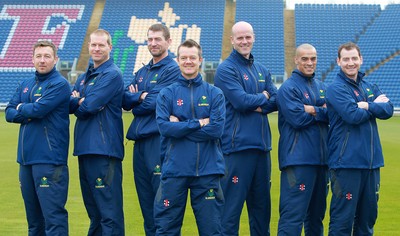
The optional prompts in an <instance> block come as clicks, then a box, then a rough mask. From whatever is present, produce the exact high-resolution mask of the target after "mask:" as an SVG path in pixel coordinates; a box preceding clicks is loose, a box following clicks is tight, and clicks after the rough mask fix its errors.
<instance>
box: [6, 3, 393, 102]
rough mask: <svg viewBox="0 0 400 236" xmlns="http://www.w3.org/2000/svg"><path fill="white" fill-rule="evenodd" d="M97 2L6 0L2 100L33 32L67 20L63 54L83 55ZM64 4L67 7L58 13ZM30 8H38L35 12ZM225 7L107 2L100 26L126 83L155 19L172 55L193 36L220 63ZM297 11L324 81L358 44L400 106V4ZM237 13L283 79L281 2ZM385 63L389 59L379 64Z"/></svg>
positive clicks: (374, 76)
mask: <svg viewBox="0 0 400 236" xmlns="http://www.w3.org/2000/svg"><path fill="white" fill-rule="evenodd" d="M95 2H96V1H95V0H70V1H68V3H67V4H65V5H60V4H54V0H37V1H35V4H32V1H31V0H3V1H2V4H4V5H0V8H1V11H0V30H1V32H6V33H3V34H0V45H1V47H0V49H1V50H0V103H2V102H7V101H8V100H9V98H10V93H11V92H10V88H12V87H16V85H17V83H18V81H21V80H22V79H23V78H26V77H27V76H31V75H32V71H33V70H34V69H33V67H32V63H31V62H27V61H26V60H25V61H23V60H22V59H23V58H25V59H26V56H27V55H30V54H31V45H29V48H28V49H27V47H26V46H27V42H32V41H34V40H36V39H37V37H38V33H37V32H36V31H33V30H32V29H34V28H37V27H47V28H46V29H45V30H46V32H45V33H43V32H44V31H43V32H42V34H43V35H42V36H41V37H44V35H46V34H47V35H48V36H46V37H55V36H52V33H54V32H55V29H58V28H60V26H65V25H67V26H68V27H69V28H68V31H63V32H64V33H65V34H63V35H62V36H60V37H59V38H56V39H55V40H59V41H61V42H63V44H62V47H60V48H59V57H60V59H61V60H67V61H73V60H74V59H75V58H79V56H80V53H81V52H80V49H81V47H82V44H83V41H84V37H85V34H86V31H87V28H88V25H89V20H90V17H91V14H92V11H93V8H94V4H95ZM205 2H206V3H205ZM60 8H61V9H62V11H59V10H57V9H60ZM26 9H33V10H32V14H31V11H26ZM37 9H40V11H37ZM49 9H53V10H55V11H54V13H52V14H49V13H48V12H49V11H51V10H49ZM77 9H80V10H79V12H80V13H79V14H80V15H79V14H78V15H77V16H75V18H73V17H72V18H71V17H68V15H74V14H75V13H76V11H77ZM224 11H225V2H224V1H212V0H204V1H181V0H163V1H158V0H157V1H156V0H150V1H146V4H143V2H142V1H139V0H112V1H111V0H108V1H106V2H105V7H104V11H103V14H102V18H101V21H100V26H99V27H100V28H104V29H107V30H108V31H109V32H110V33H111V35H112V36H113V52H112V56H113V57H114V61H115V62H116V63H117V65H119V66H120V68H121V70H122V71H123V73H124V80H125V83H126V84H128V83H130V81H131V80H132V78H133V73H134V71H136V70H138V69H139V68H140V67H141V66H142V65H143V64H146V63H148V61H149V60H150V58H151V55H150V54H149V53H148V50H147V46H146V32H147V29H148V27H149V26H150V25H151V24H154V23H156V22H162V23H164V24H166V25H168V26H169V27H170V30H171V37H172V39H173V40H172V42H173V43H172V45H171V47H170V51H171V54H173V55H176V50H177V47H178V45H179V43H180V42H181V41H183V40H185V39H187V38H192V39H194V40H196V41H199V42H200V43H201V45H202V47H203V56H204V58H205V60H206V61H220V59H221V46H222V32H223V30H224V29H223V25H224ZM360 12H362V14H360ZM294 13H295V39H296V42H295V44H296V46H297V45H299V44H301V43H311V44H313V45H314V46H315V47H316V48H317V51H318V66H317V71H316V73H317V77H318V78H320V79H322V80H324V81H325V82H326V83H327V84H328V85H329V83H330V82H331V81H332V80H333V78H334V77H335V75H336V73H337V72H338V70H339V68H338V67H337V65H336V54H337V47H338V46H339V45H340V44H342V43H344V42H347V41H354V42H356V43H358V44H359V45H360V47H361V50H362V53H363V56H364V64H363V66H362V70H363V71H367V70H370V69H372V68H374V67H376V66H379V68H378V69H377V70H374V71H373V72H371V73H370V74H369V75H368V77H367V78H368V79H370V80H372V81H374V82H376V83H378V84H379V85H380V87H382V90H383V91H384V92H385V93H388V96H389V97H390V98H391V99H392V101H395V102H396V106H400V98H399V96H400V91H399V90H400V88H399V86H394V85H396V84H398V83H399V82H400V81H399V79H397V76H396V70H398V68H399V66H400V59H398V58H399V56H398V53H400V24H399V23H400V22H399V21H400V17H398V16H399V14H400V5H397V4H389V5H388V6H387V7H386V8H385V9H384V10H381V8H380V5H377V4H296V5H295V10H294ZM18 14H24V17H29V19H30V20H29V21H23V20H19V22H18V24H16V22H17V21H16V19H17V17H16V15H18ZM45 14H47V15H45ZM44 16H45V17H44ZM43 17H44V18H46V19H47V20H46V21H45V22H42V25H40V24H38V23H37V21H38V20H39V19H44V18H43ZM235 17H236V18H235V20H236V21H240V20H245V21H248V22H250V23H251V24H252V25H253V28H254V30H255V33H256V43H255V45H254V49H253V54H254V55H255V58H256V60H258V61H260V62H261V63H263V64H265V65H266V66H267V67H268V68H269V69H270V70H271V72H272V74H275V75H281V76H283V75H284V74H285V67H284V66H285V52H284V51H285V49H284V20H283V19H284V3H283V1H282V0H271V1H264V0H254V1H252V4H249V3H248V1H245V0H236V16H235ZM21 19H23V18H21ZM343 19H346V20H343ZM57 27H58V28H57ZM46 37H44V38H46ZM24 47H25V48H24ZM10 52H12V55H11V54H9V53H10ZM28 59H29V58H28ZM388 59H390V60H389V61H387V60H388ZM386 61H387V62H386ZM383 62H385V64H383V65H381V63H383ZM24 63H25V64H24ZM26 63H28V64H29V65H28V64H26ZM26 65H28V66H26Z"/></svg>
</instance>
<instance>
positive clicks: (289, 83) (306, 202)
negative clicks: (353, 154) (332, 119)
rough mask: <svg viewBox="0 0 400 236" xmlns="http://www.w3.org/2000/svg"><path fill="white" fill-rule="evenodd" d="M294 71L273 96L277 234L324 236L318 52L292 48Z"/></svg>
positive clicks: (324, 122) (324, 132)
mask: <svg viewBox="0 0 400 236" xmlns="http://www.w3.org/2000/svg"><path fill="white" fill-rule="evenodd" d="M294 61H295V63H296V67H297V68H296V69H295V70H294V71H293V72H292V75H291V77H290V78H289V79H287V80H286V81H285V82H284V83H283V84H282V86H281V87H280V88H279V91H278V110H279V117H278V128H279V133H280V137H279V149H278V157H279V169H280V170H281V189H280V203H279V204H280V205H279V213H280V219H279V224H278V235H301V232H302V228H303V226H304V231H305V234H306V235H323V233H324V228H323V224H322V220H323V219H324V216H325V210H326V196H327V193H328V187H327V184H328V168H327V152H328V151H327V136H328V114H327V109H326V104H325V86H324V84H323V83H322V82H321V81H319V80H318V79H317V78H315V73H314V72H315V68H316V65H317V51H316V49H315V48H314V46H312V45H310V44H302V45H300V46H298V47H297V49H296V56H295V58H294Z"/></svg>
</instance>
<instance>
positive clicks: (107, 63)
mask: <svg viewBox="0 0 400 236" xmlns="http://www.w3.org/2000/svg"><path fill="white" fill-rule="evenodd" d="M113 63H114V60H113V59H112V58H111V57H110V59H108V60H107V61H105V62H104V63H103V64H101V65H100V66H99V67H97V68H94V64H93V62H91V63H90V64H89V67H88V72H89V73H88V74H93V73H95V72H97V73H101V72H103V71H104V70H105V69H106V68H108V67H109V66H110V65H112V64H113Z"/></svg>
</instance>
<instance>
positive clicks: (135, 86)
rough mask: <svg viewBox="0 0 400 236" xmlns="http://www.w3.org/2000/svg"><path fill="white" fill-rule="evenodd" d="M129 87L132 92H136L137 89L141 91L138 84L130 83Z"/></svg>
mask: <svg viewBox="0 0 400 236" xmlns="http://www.w3.org/2000/svg"><path fill="white" fill-rule="evenodd" d="M128 89H129V92H131V93H136V92H137V91H139V90H138V86H137V84H135V85H133V84H131V85H129V87H128Z"/></svg>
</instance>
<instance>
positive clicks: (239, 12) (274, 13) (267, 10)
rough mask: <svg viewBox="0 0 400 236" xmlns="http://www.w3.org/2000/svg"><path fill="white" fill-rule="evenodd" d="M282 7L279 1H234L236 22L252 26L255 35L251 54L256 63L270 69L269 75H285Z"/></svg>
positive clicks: (281, 2)
mask: <svg viewBox="0 0 400 236" xmlns="http://www.w3.org/2000/svg"><path fill="white" fill-rule="evenodd" d="M283 11H284V5H283V1H281V0H270V1H264V0H254V1H252V2H251V4H249V2H248V1H246V0H236V22H237V21H242V20H243V21H247V22H249V23H250V24H252V26H253V29H254V32H255V34H256V42H255V43H254V48H253V52H252V53H253V54H254V57H255V58H256V60H257V61H259V62H261V63H263V64H264V65H265V66H266V67H267V68H269V69H270V71H271V74H273V75H278V76H282V77H283V75H284V73H285V52H284V51H285V49H284V32H283V30H284V25H283Z"/></svg>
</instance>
